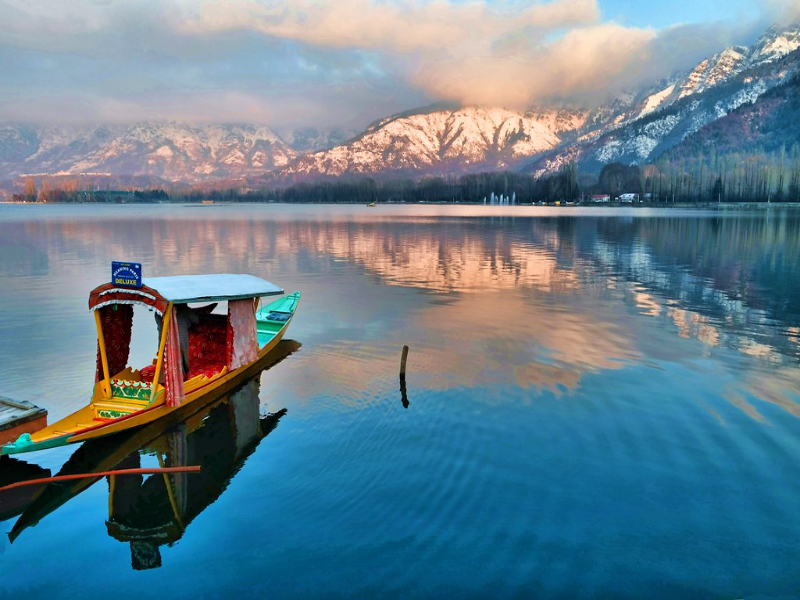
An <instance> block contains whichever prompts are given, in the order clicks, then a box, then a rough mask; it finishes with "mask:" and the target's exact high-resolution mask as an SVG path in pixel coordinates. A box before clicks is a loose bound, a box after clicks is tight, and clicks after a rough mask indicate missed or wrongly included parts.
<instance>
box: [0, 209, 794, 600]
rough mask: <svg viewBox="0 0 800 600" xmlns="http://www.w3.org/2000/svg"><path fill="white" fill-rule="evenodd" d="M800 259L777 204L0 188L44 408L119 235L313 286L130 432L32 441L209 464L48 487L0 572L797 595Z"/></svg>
mask: <svg viewBox="0 0 800 600" xmlns="http://www.w3.org/2000/svg"><path fill="white" fill-rule="evenodd" d="M799 257H800V213H798V212H792V211H780V210H775V209H772V210H762V211H758V212H723V213H714V212H698V211H686V212H680V211H662V212H658V211H643V210H633V209H628V210H625V209H621V210H613V209H599V210H594V211H592V210H588V209H572V208H562V209H544V208H523V207H504V208H501V207H475V208H467V207H439V206H396V207H390V206H379V207H376V208H367V207H363V206H347V207H332V206H297V207H293V206H281V205H264V206H216V205H215V206H208V207H199V206H193V207H182V206H180V207H178V206H175V207H173V206H142V207H135V206H112V207H95V206H75V207H55V206H50V207H46V206H45V207H42V206H34V207H24V206H0V364H1V365H2V370H0V394H2V395H5V396H9V397H12V398H19V399H28V400H31V401H33V402H35V403H37V404H39V405H41V406H44V407H46V408H47V409H49V411H50V420H51V422H52V421H53V420H55V419H58V418H60V417H63V416H65V415H66V414H68V413H69V412H71V411H72V410H74V409H76V408H78V407H79V406H81V405H83V404H85V402H86V400H87V393H88V392H89V391H90V390H91V386H92V384H93V377H94V364H95V363H94V360H95V336H94V324H93V319H92V316H91V314H90V313H89V311H88V309H87V300H88V294H89V291H90V290H91V289H92V288H93V287H95V286H96V285H98V284H99V283H101V282H103V281H107V280H108V277H109V270H110V266H109V263H110V261H111V260H112V259H118V260H136V261H139V262H142V263H143V265H144V272H145V276H156V275H166V274H189V273H212V272H234V273H235V272H243V273H252V274H255V275H259V276H261V277H264V278H265V279H268V280H270V281H273V282H275V283H277V284H279V285H281V286H282V287H284V288H285V289H286V290H287V291H293V290H299V291H301V292H302V294H303V296H302V301H301V304H300V307H299V309H298V313H297V316H296V317H295V319H294V321H293V322H292V324H291V327H290V329H289V333H288V335H287V339H288V338H291V340H294V342H296V343H294V344H293V345H289V346H285V347H284V350H285V351H284V354H286V356H285V357H284V358H283V360H281V361H280V362H279V363H278V364H276V365H274V366H273V367H272V368H270V369H269V370H267V371H265V372H264V373H263V374H262V375H261V376H260V378H259V379H257V380H254V381H252V382H250V383H249V384H247V385H246V386H244V388H242V389H241V390H239V391H237V392H236V393H235V394H232V395H231V396H230V397H227V398H224V399H223V400H222V401H221V402H220V403H218V404H216V405H213V406H211V407H209V408H208V409H206V410H205V411H203V412H202V413H200V414H199V415H195V416H194V417H193V418H192V419H189V420H187V421H186V422H184V423H180V424H176V425H175V426H174V427H170V428H165V429H164V430H163V431H162V432H158V436H156V438H155V439H152V436H151V437H150V438H148V440H146V441H147V443H146V444H145V445H144V446H143V447H141V449H140V444H143V443H144V442H143V441H142V439H137V438H135V437H134V438H131V436H128V437H127V438H124V439H122V440H115V439H114V438H110V440H106V441H105V442H104V443H102V444H99V445H95V446H89V447H87V446H84V447H82V448H80V449H79V450H77V451H75V450H74V448H73V447H68V448H59V449H54V450H49V451H45V452H41V453H37V454H30V455H22V456H20V458H21V459H22V460H24V461H26V462H27V463H31V464H35V465H38V466H39V467H41V469H44V470H46V471H49V472H50V473H51V474H53V475H55V474H57V473H58V472H60V471H62V469H63V472H74V473H81V472H87V470H90V469H91V468H96V467H97V466H98V465H104V464H105V465H109V464H112V465H115V466H116V468H124V467H131V466H143V467H148V466H149V467H155V466H158V465H159V460H162V461H164V462H165V464H181V463H185V464H200V465H202V466H203V471H202V472H201V474H186V475H181V476H173V477H172V479H169V481H170V485H169V486H167V485H166V483H165V482H164V479H163V477H161V476H160V475H157V476H149V477H147V478H145V479H144V480H142V479H141V478H133V477H129V478H125V477H118V478H117V481H116V482H115V484H114V485H113V486H112V484H111V482H110V480H109V479H108V478H101V479H99V480H97V481H96V482H95V483H94V484H93V485H88V483H91V481H90V482H86V481H85V480H84V483H83V484H80V485H78V486H77V487H75V486H73V487H70V486H68V485H66V484H62V485H61V486H50V488H47V489H46V490H45V491H44V492H42V496H40V497H39V498H38V499H36V500H33V503H32V504H30V505H29V507H28V509H27V510H28V512H26V513H23V514H22V515H17V514H15V515H12V516H11V517H9V518H7V519H6V520H4V521H0V533H2V539H0V582H1V583H0V597H14V598H19V597H25V598H43V597H48V598H50V597H69V596H73V597H80V598H84V597H108V596H109V595H113V596H115V597H120V598H133V597H137V598H138V597H142V596H158V597H194V596H196V597H220V596H229V595H231V596H232V595H236V596H237V597H238V596H244V597H251V596H258V597H271V598H297V597H313V598H335V597H348V598H352V597H356V598H371V597H377V596H385V597H398V598H408V597H426V598H428V597H429V598H442V597H457V598H468V597H480V598H487V597H502V598H511V597H518V598H640V597H658V598H743V597H747V598H758V597H770V598H775V597H784V598H789V597H798V595H800V418H799V417H800V260H799ZM137 327H139V328H140V329H141V330H142V331H144V333H141V334H140V333H138V332H136V333H135V336H134V352H133V354H134V356H135V357H136V359H135V360H139V361H141V363H142V364H144V363H145V362H149V358H150V356H151V355H152V353H153V352H154V350H155V348H154V346H155V337H156V333H155V327H154V322H153V319H152V316H151V315H149V314H148V313H147V312H144V313H143V314H139V313H138V312H137V313H136V316H135V318H134V329H135V330H136V329H137ZM137 336H138V337H137ZM404 344H407V345H408V346H409V347H410V353H409V359H408V376H407V380H406V386H405V390H403V391H401V386H400V381H399V378H398V372H399V365H400V356H401V349H402V347H403V345H404ZM133 361H134V359H132V362H133ZM404 394H405V396H404ZM284 408H285V409H286V412H285V414H284V413H279V414H277V415H273V416H269V415H268V413H278V411H280V410H281V409H284ZM73 453H74V455H73ZM115 453H116V454H115ZM12 466H13V469H17V470H19V469H22V470H24V469H25V468H28V467H26V466H25V465H21V464H19V463H17V462H15V463H11V461H5V462H2V463H0V480H2V478H3V477H4V476H5V477H6V478H9V477H11V475H10V474H9V473H10V472H11V470H12ZM29 468H30V469H33V467H29ZM4 470H5V472H6V473H5V474H4ZM46 471H45V473H46ZM92 481H94V480H92ZM78 488H80V489H78ZM23 508H24V506H23ZM3 510H7V511H10V508H9V507H8V506H6V507H5V508H4V507H3V506H2V504H1V503H0V513H2V512H3ZM11 512H13V511H11ZM7 533H12V536H11V537H13V538H14V541H13V543H11V541H10V540H9V538H8V536H6V535H5V534H7Z"/></svg>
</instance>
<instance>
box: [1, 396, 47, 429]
mask: <svg viewBox="0 0 800 600" xmlns="http://www.w3.org/2000/svg"><path fill="white" fill-rule="evenodd" d="M46 414H47V411H46V410H43V409H41V408H39V407H38V406H36V405H35V404H31V403H30V402H25V401H24V400H23V401H20V400H12V399H11V398H6V397H5V396H0V431H2V430H4V429H9V428H11V427H16V426H17V425H19V424H21V423H24V422H26V421H31V420H33V419H36V418H38V417H41V416H44V415H46Z"/></svg>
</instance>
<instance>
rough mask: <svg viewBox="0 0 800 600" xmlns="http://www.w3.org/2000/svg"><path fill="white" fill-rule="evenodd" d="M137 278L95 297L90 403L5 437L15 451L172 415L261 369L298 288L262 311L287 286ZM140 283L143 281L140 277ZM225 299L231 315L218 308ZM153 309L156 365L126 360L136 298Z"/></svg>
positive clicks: (249, 280)
mask: <svg viewBox="0 0 800 600" xmlns="http://www.w3.org/2000/svg"><path fill="white" fill-rule="evenodd" d="M122 281H124V282H125V283H126V284H134V285H131V286H127V285H126V286H122V285H119V283H107V284H103V285H101V286H99V287H97V288H95V289H94V290H93V291H92V293H91V294H90V296H89V308H90V309H91V310H92V311H94V315H95V322H96V325H97V342H98V343H97V347H98V351H97V354H98V359H97V375H96V383H95V386H94V392H93V394H92V398H91V400H90V401H89V404H88V405H87V406H84V407H83V408H81V409H79V410H78V411H76V412H74V413H72V414H71V415H69V416H67V417H65V418H63V419H61V420H60V421H57V422H55V423H53V424H52V425H50V426H48V427H45V428H44V429H41V430H39V431H37V432H35V433H33V434H27V433H26V434H23V435H22V436H20V438H19V439H17V441H15V442H13V443H11V444H6V445H5V446H3V447H2V449H0V454H2V455H6V454H18V453H22V452H32V451H35V450H43V449H46V448H54V447H57V446H63V445H65V444H72V443H78V442H83V441H86V440H90V439H94V438H99V437H102V436H106V435H111V434H115V433H119V432H121V431H126V430H129V429H132V428H134V427H139V426H141V425H145V424H147V423H152V422H153V421H156V420H158V419H162V418H163V417H165V416H167V415H170V414H172V413H174V412H175V411H177V410H179V409H180V408H181V407H182V406H185V405H186V404H189V403H193V402H198V401H202V400H203V399H206V400H208V399H211V398H215V397H218V396H220V395H222V394H224V393H227V392H228V391H230V390H231V389H233V388H234V387H236V386H237V385H238V384H239V383H241V382H243V381H244V380H246V379H247V378H248V377H250V376H252V375H254V374H255V373H256V372H258V371H259V369H262V368H263V366H264V363H265V362H266V360H267V355H268V354H269V352H270V351H271V350H272V349H273V348H274V347H275V346H276V345H277V344H278V342H280V340H281V339H282V338H283V336H284V334H285V333H286V329H287V328H288V326H289V323H290V322H291V320H292V317H293V316H294V313H295V311H296V309H297V305H298V303H299V301H300V293H299V292H294V293H292V294H289V295H287V296H285V297H283V298H280V299H278V300H276V301H274V302H272V303H270V304H267V305H266V306H264V307H263V308H261V309H260V310H258V304H259V301H260V299H261V298H262V297H265V296H273V295H279V294H283V290H282V289H281V288H279V287H278V286H276V285H274V284H272V283H270V282H268V281H265V280H263V279H260V278H258V277H254V276H253V275H232V274H215V275H189V276H176V277H151V278H144V279H141V280H140V282H135V281H133V280H122ZM137 283H138V285H136V284H137ZM207 302H213V303H219V302H227V304H228V314H227V316H226V315H221V314H213V313H211V309H212V308H213V306H214V305H212V306H210V307H208V306H207V307H204V308H200V309H198V308H193V307H190V306H189V305H190V304H197V303H207ZM135 305H139V306H145V307H148V308H151V309H153V310H154V311H155V313H156V315H157V318H156V322H157V323H159V324H160V332H159V333H160V335H159V348H158V352H157V354H156V357H155V359H154V360H153V364H151V365H147V366H145V367H144V368H141V369H135V368H132V367H131V366H129V365H128V364H127V361H128V356H129V351H130V336H131V327H132V321H133V306H135Z"/></svg>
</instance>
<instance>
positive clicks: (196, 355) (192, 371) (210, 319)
mask: <svg viewBox="0 0 800 600" xmlns="http://www.w3.org/2000/svg"><path fill="white" fill-rule="evenodd" d="M227 321H228V320H227V319H226V318H225V317H223V316H222V315H203V316H202V317H200V322H199V323H197V325H194V326H192V327H191V328H190V329H189V373H188V374H187V375H186V379H190V378H192V377H195V376H197V375H205V376H207V377H210V376H211V375H216V374H217V373H219V372H220V371H221V370H222V369H223V368H224V367H225V366H226V365H227V364H228V360H227V359H228V356H227V326H228V325H227Z"/></svg>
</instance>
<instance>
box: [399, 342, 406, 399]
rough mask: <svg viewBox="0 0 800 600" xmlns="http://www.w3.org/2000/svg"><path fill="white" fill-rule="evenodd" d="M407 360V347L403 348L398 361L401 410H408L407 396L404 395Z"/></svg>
mask: <svg viewBox="0 0 800 600" xmlns="http://www.w3.org/2000/svg"><path fill="white" fill-rule="evenodd" d="M407 360H408V346H403V356H402V358H401V359H400V400H401V401H402V403H403V408H408V396H407V394H406V361H407Z"/></svg>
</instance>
